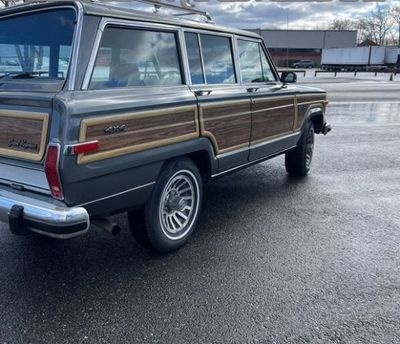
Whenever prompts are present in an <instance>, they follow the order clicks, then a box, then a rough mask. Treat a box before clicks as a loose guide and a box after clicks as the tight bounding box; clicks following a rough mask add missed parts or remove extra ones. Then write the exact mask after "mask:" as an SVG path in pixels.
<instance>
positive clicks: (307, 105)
mask: <svg viewBox="0 0 400 344" xmlns="http://www.w3.org/2000/svg"><path fill="white" fill-rule="evenodd" d="M318 104H320V105H321V106H322V107H323V108H325V106H326V95H325V94H304V95H298V96H297V123H296V125H295V129H296V130H298V129H300V128H301V127H302V125H303V122H304V118H305V116H306V114H307V112H308V111H309V110H310V109H311V108H312V107H315V106H316V105H318Z"/></svg>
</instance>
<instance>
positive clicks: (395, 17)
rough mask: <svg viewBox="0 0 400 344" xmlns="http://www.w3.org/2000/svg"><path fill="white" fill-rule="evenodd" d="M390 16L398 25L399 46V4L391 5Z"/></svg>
mask: <svg viewBox="0 0 400 344" xmlns="http://www.w3.org/2000/svg"><path fill="white" fill-rule="evenodd" d="M391 17H392V19H393V22H394V23H395V24H396V25H397V26H398V32H397V33H398V41H397V44H398V45H399V46H400V6H396V7H393V8H392V10H391Z"/></svg>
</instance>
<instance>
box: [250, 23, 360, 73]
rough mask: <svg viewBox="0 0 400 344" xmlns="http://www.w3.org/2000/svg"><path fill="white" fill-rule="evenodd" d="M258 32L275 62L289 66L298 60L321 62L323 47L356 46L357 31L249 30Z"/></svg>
mask: <svg viewBox="0 0 400 344" xmlns="http://www.w3.org/2000/svg"><path fill="white" fill-rule="evenodd" d="M249 31H253V32H256V33H258V34H259V35H260V36H262V37H263V39H264V41H265V42H266V44H267V47H268V50H269V51H270V53H271V55H272V57H273V59H274V61H275V63H276V64H277V65H278V66H280V67H286V66H288V67H290V66H291V65H292V63H294V62H296V61H299V60H313V61H314V62H315V63H316V65H319V64H320V62H321V51H322V49H324V48H351V47H356V46H357V31H352V30H351V31H350V30H349V31H347V30H263V29H256V30H249Z"/></svg>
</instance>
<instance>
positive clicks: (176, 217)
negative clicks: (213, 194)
mask: <svg viewBox="0 0 400 344" xmlns="http://www.w3.org/2000/svg"><path fill="white" fill-rule="evenodd" d="M201 200H202V178H201V175H200V173H199V170H198V169H197V167H196V165H195V164H194V163H193V162H192V161H191V160H189V159H180V160H175V161H172V162H170V163H168V164H167V165H166V166H165V168H164V169H163V171H162V172H161V174H160V176H159V178H158V181H157V183H156V186H155V187H154V190H153V194H152V196H151V199H150V200H149V202H148V203H147V205H146V206H145V208H144V210H138V211H133V212H130V213H129V215H128V216H129V224H130V227H131V230H132V232H133V235H134V236H135V238H136V239H137V241H138V242H139V244H141V245H142V246H145V247H148V248H151V249H154V250H155V251H158V252H170V251H173V250H176V249H177V248H179V247H181V246H182V245H183V244H185V243H186V241H187V240H188V239H189V237H190V235H191V234H192V232H193V230H194V227H195V225H196V223H197V220H198V217H199V213H200V206H201Z"/></svg>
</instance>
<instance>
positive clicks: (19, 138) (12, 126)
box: [0, 110, 49, 161]
mask: <svg viewBox="0 0 400 344" xmlns="http://www.w3.org/2000/svg"><path fill="white" fill-rule="evenodd" d="M48 124H49V114H47V113H38V112H26V111H10V110H0V155H4V156H8V157H12V158H20V159H26V160H32V161H40V160H41V159H42V158H43V155H44V152H45V148H46V147H45V146H46V138H47V128H48Z"/></svg>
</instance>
